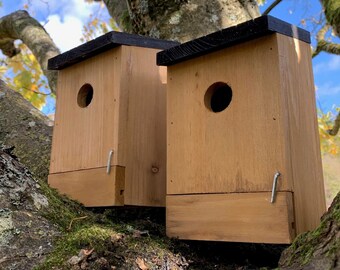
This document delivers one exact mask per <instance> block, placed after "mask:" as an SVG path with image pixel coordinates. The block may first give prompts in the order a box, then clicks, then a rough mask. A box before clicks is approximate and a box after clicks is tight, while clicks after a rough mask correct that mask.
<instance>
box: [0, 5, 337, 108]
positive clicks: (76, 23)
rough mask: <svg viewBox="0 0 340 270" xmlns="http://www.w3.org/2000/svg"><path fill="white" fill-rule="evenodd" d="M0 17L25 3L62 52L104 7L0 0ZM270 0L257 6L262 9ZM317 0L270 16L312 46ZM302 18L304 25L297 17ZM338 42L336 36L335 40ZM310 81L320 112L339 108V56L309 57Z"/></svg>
mask: <svg viewBox="0 0 340 270" xmlns="http://www.w3.org/2000/svg"><path fill="white" fill-rule="evenodd" d="M2 2H3V7H2V8H0V16H4V15H6V14H8V13H10V12H13V11H15V10H18V9H22V8H23V6H24V5H25V4H26V3H27V2H29V3H30V5H29V6H30V9H29V12H30V13H31V15H32V16H33V17H35V18H36V19H37V20H39V21H40V22H41V23H42V24H43V25H44V27H45V28H46V30H47V32H49V34H50V35H51V37H52V38H53V40H54V41H55V43H56V44H57V46H58V47H59V48H60V49H61V51H62V52H64V51H67V50H69V49H71V48H73V47H75V46H78V45H79V44H81V41H80V38H81V37H82V27H83V24H84V23H86V22H88V20H89V16H90V15H91V14H95V15H98V14H99V15H100V16H102V17H103V18H107V17H108V14H107V12H106V9H105V8H101V7H100V4H98V3H94V4H87V3H85V0H52V1H46V0H17V1H16V0H2ZM271 2H272V1H268V2H267V3H266V4H265V5H264V6H262V7H261V10H262V11H263V10H264V9H265V8H266V7H267V6H268V5H269V4H270V3H271ZM320 11H321V5H320V2H319V0H305V1H304V0H283V1H282V2H281V3H280V4H279V5H278V6H277V7H276V8H275V9H274V10H272V12H271V13H270V15H272V16H275V17H277V18H279V19H281V20H284V21H287V22H289V23H292V24H295V25H298V26H300V27H302V28H305V29H307V30H309V31H311V32H312V40H313V42H312V45H315V39H314V35H315V34H316V33H315V25H314V24H312V23H311V20H312V19H313V18H314V19H318V18H319V17H320ZM302 19H305V22H306V24H302V23H301V20H302ZM336 41H337V42H339V43H340V40H339V39H336ZM313 69H314V80H315V85H316V88H317V91H316V97H317V105H318V107H319V108H320V109H322V110H323V111H324V112H327V111H329V110H332V111H333V112H334V111H335V107H340V56H336V55H331V54H326V53H321V54H319V55H318V56H317V57H315V58H314V59H313ZM53 109H54V103H53V101H52V100H51V99H49V100H48V104H47V105H46V106H45V108H44V110H43V111H44V112H46V113H50V112H52V111H53Z"/></svg>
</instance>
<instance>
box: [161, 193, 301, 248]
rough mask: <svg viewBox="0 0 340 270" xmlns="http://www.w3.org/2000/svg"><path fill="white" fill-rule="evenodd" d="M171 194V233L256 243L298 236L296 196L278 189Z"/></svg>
mask: <svg viewBox="0 0 340 270" xmlns="http://www.w3.org/2000/svg"><path fill="white" fill-rule="evenodd" d="M270 196H271V193H270V192H259V193H235V194H204V195H203V194H202V195H169V196H167V212H166V232H167V235H168V236H170V237H179V238H180V239H190V240H213V241H232V242H253V243H281V244H283V243H286V244H289V243H291V242H292V240H293V239H294V237H295V232H294V215H293V200H292V194H291V193H290V192H279V193H278V194H277V197H276V201H275V203H273V204H271V203H270Z"/></svg>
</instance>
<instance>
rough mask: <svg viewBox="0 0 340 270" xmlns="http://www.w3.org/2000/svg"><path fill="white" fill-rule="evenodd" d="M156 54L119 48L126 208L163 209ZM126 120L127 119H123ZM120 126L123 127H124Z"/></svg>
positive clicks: (161, 93)
mask: <svg viewBox="0 0 340 270" xmlns="http://www.w3.org/2000/svg"><path fill="white" fill-rule="evenodd" d="M158 51H159V50H156V49H145V48H139V47H132V46H130V47H128V46H123V47H122V56H121V57H122V59H124V63H123V64H122V70H121V72H122V78H121V85H120V87H121V92H122V95H124V96H125V97H126V98H127V106H126V107H124V106H122V107H121V110H123V111H120V119H119V121H120V123H121V125H120V131H125V135H120V136H119V137H120V138H124V142H123V141H122V140H120V143H124V144H126V147H125V149H126V157H125V158H126V159H125V162H126V163H125V164H126V181H125V183H126V189H125V204H129V205H141V206H142V205H145V206H165V186H166V84H165V83H166V81H164V75H166V73H165V72H164V71H166V70H164V68H160V67H158V66H157V65H156V53H157V52H158ZM123 116H126V118H123ZM122 125H125V127H123V126H122Z"/></svg>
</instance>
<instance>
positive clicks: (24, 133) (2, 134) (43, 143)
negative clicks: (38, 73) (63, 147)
mask: <svg viewBox="0 0 340 270" xmlns="http://www.w3.org/2000/svg"><path fill="white" fill-rule="evenodd" d="M51 138H52V121H51V120H49V118H48V117H46V116H45V115H43V114H42V113H41V112H40V111H39V110H37V109H36V108H34V107H33V106H32V104H31V103H29V102H28V101H27V100H25V99H24V98H23V97H22V96H21V95H20V94H19V93H17V92H15V91H13V90H12V89H9V88H8V87H7V86H6V85H5V83H4V82H3V81H2V80H0V145H5V147H6V148H10V149H12V153H13V154H14V155H16V156H17V157H18V158H19V160H20V161H21V162H22V163H23V164H24V165H25V166H26V167H27V168H29V170H30V171H31V172H32V173H33V174H34V175H35V176H36V177H39V178H42V179H46V177H47V175H48V168H49V161H50V150H51Z"/></svg>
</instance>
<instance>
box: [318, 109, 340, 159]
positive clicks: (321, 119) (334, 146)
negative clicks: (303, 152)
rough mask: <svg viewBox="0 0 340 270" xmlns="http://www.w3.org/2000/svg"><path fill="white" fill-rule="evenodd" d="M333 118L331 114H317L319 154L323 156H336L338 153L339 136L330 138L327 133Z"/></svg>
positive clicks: (339, 151) (339, 146)
mask: <svg viewBox="0 0 340 270" xmlns="http://www.w3.org/2000/svg"><path fill="white" fill-rule="evenodd" d="M338 110H339V108H338ZM334 118H335V116H334V115H333V114H332V112H328V113H323V112H322V111H319V112H318V124H319V134H320V144H321V152H322V153H323V154H327V153H328V154H331V155H334V156H337V155H339V153H340V136H339V135H336V136H331V135H329V133H328V131H329V130H330V129H331V128H332V126H333V121H334Z"/></svg>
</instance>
